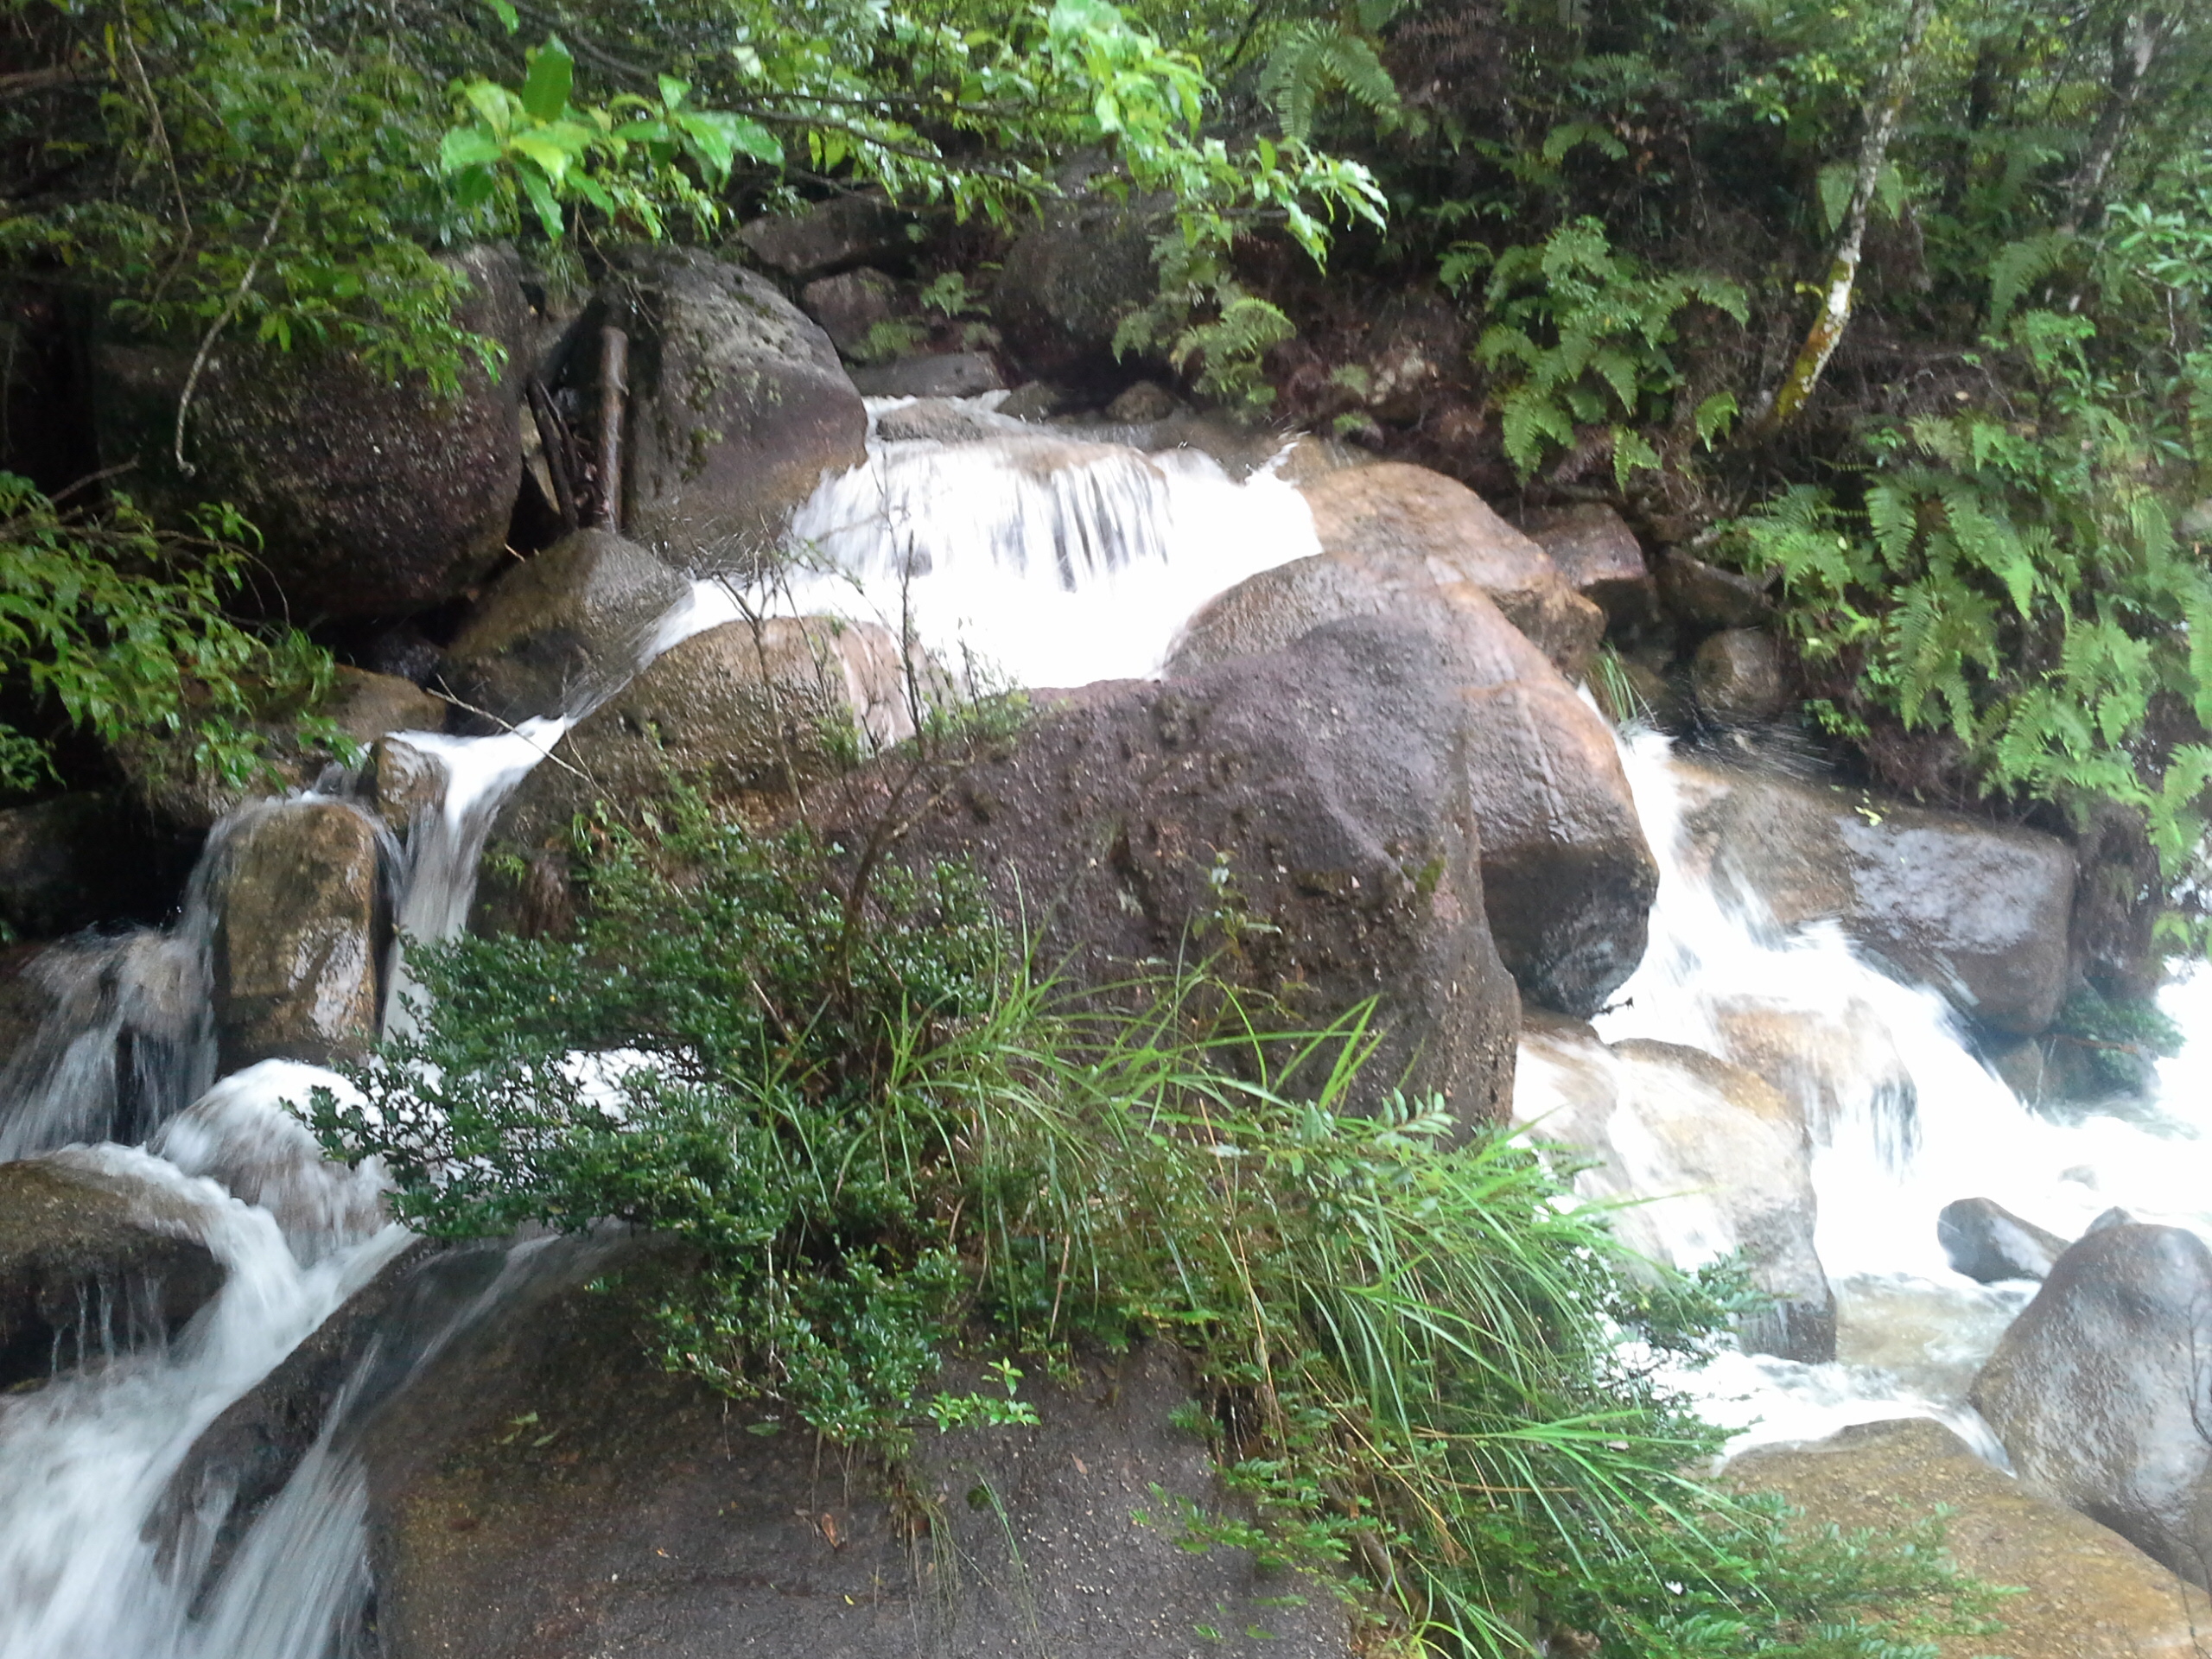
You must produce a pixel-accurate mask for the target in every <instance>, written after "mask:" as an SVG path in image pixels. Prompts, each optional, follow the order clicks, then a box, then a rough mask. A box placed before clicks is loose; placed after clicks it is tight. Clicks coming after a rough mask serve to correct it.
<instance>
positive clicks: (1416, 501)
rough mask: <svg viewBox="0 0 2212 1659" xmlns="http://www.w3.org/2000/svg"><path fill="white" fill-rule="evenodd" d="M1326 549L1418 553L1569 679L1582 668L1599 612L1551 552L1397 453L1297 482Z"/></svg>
mask: <svg viewBox="0 0 2212 1659" xmlns="http://www.w3.org/2000/svg"><path fill="white" fill-rule="evenodd" d="M1300 491H1301V492H1302V493H1303V494H1304V495H1305V497H1306V505H1308V506H1310V507H1311V508H1312V509H1313V530H1314V533H1315V535H1316V536H1318V537H1319V539H1320V543H1321V550H1322V551H1323V552H1324V553H1333V554H1340V555H1346V556H1352V557H1355V558H1363V559H1374V558H1383V559H1389V560H1402V559H1412V560H1416V561H1425V562H1428V563H1431V564H1432V565H1433V575H1434V576H1435V579H1436V580H1438V581H1459V582H1471V583H1473V584H1474V585H1475V586H1476V587H1478V588H1481V589H1482V590H1483V591H1484V593H1485V594H1489V595H1490V597H1491V600H1492V601H1495V602H1496V603H1497V607H1498V609H1500V610H1502V611H1503V612H1504V613H1505V614H1506V617H1507V618H1508V620H1510V621H1511V622H1512V624H1513V626H1515V627H1516V628H1518V629H1520V630H1521V632H1523V633H1525V634H1527V635H1528V636H1529V639H1532V640H1534V641H1535V644H1536V645H1537V647H1538V648H1539V649H1541V651H1542V652H1543V653H1544V655H1545V656H1547V657H1548V658H1551V660H1552V662H1553V664H1554V665H1555V666H1556V667H1557V668H1558V669H1559V671H1560V672H1561V673H1563V674H1565V675H1566V676H1567V677H1568V678H1569V679H1570V680H1579V679H1580V678H1581V677H1582V676H1583V674H1584V673H1585V672H1586V671H1587V669H1588V667H1589V664H1590V656H1591V653H1592V652H1594V651H1595V650H1596V649H1597V647H1598V640H1599V636H1600V635H1601V634H1603V633H1604V632H1605V613H1604V612H1603V611H1601V610H1599V608H1598V607H1596V606H1595V605H1593V604H1592V603H1591V602H1590V601H1588V600H1586V599H1585V598H1583V597H1582V595H1581V594H1578V593H1576V592H1575V591H1574V590H1573V588H1570V587H1569V586H1568V585H1567V582H1566V580H1565V579H1564V578H1563V577H1562V576H1561V575H1560V572H1559V569H1558V567H1557V566H1555V565H1554V564H1553V563H1552V561H1551V556H1550V555H1548V554H1547V553H1546V552H1545V551H1544V550H1543V549H1542V548H1541V547H1539V546H1537V545H1536V543H1535V542H1533V541H1531V540H1529V537H1526V536H1524V535H1522V533H1521V532H1520V531H1517V530H1516V529H1514V528H1513V526H1512V525H1510V524H1507V523H1506V522H1505V520H1504V519H1503V518H1499V517H1498V516H1497V513H1495V512H1492V511H1491V508H1490V506H1489V505H1488V504H1487V503H1486V502H1484V500H1483V499H1482V498H1481V497H1480V496H1478V495H1477V494H1476V493H1474V492H1473V491H1472V490H1471V489H1469V488H1468V487H1467V486H1465V485H1464V484H1462V483H1460V482H1459V481H1458V480H1456V479H1450V478H1446V477H1445V476H1444V475H1443V474H1441V473H1432V472H1430V471H1429V470H1428V469H1427V467H1411V466H1408V465H1406V464H1405V463H1404V462H1402V461H1383V462H1381V463H1378V464H1377V465H1376V466H1372V467H1346V468H1343V469H1340V470H1338V471H1333V472H1330V473H1326V474H1323V475H1322V476H1320V477H1319V478H1315V479H1313V480H1310V481H1308V482H1306V483H1304V484H1302V485H1300Z"/></svg>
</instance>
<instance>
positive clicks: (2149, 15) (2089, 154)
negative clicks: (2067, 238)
mask: <svg viewBox="0 0 2212 1659" xmlns="http://www.w3.org/2000/svg"><path fill="white" fill-rule="evenodd" d="M2168 22H2169V20H2168V19H2166V18H2165V17H2164V16H2160V15H2159V14H2158V12H2155V11H2128V12H2123V13H2122V14H2121V15H2120V16H2119V17H2117V18H2115V19H2114V20H2113V26H2112V79H2111V82H2110V84H2109V86H2108V87H2107V91H2106V93H2105V106H2104V108H2103V109H2102V110H2101V111H2098V114H2097V124H2096V127H2095V129H2094V130H2093V131H2092V132H2091V133H2090V135H2089V147H2088V149H2087V150H2086V151H2085V152H2084V153H2083V155H2082V165H2081V167H2080V168H2078V169H2076V170H2075V175H2074V177H2073V179H2072V181H2070V182H2069V184H2068V185H2067V187H2066V212H2065V214H2064V216H2063V218H2061V219H2060V220H2059V227H2060V228H2061V229H2062V230H2066V231H2078V230H2080V229H2081V228H2082V220H2084V219H2087V218H2088V216H2089V212H2090V210H2091V209H2092V208H2093V207H2095V206H2096V204H2097V197H2098V195H2099V194H2100V193H2101V192H2102V191H2103V189H2104V185H2105V175H2107V174H2108V173H2110V172H2111V171H2112V162H2113V156H2117V155H2118V154H2119V153H2120V140H2121V139H2122V138H2124V137H2126V135H2127V122H2128V118H2129V117H2130V116H2132V115H2133V114H2134V112H2135V105H2136V103H2137V100H2138V99H2139V98H2140V97H2141V96H2142V92H2143V80H2144V78H2145V76H2146V75H2148V74H2149V73H2151V65H2152V63H2153V62H2154V61H2156V60H2157V58H2158V49H2159V48H2161V47H2162V46H2164V44H2165V37H2166V32H2167V28H2168Z"/></svg>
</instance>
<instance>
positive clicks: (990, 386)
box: [853, 352, 1006, 397]
mask: <svg viewBox="0 0 2212 1659" xmlns="http://www.w3.org/2000/svg"><path fill="white" fill-rule="evenodd" d="M853 385H854V387H855V390H857V391H861V393H863V394H864V395H866V396H868V397H976V396H977V395H978V394H980V393H982V392H986V391H1001V390H1002V389H1003V388H1004V387H1005V385H1006V380H1005V378H1003V377H1002V376H1001V374H1000V373H999V365H998V364H997V363H996V362H995V360H994V359H992V358H991V356H990V354H989V353H987V352H925V353H920V354H918V355H917V356H913V357H902V358H899V359H894V360H893V361H892V362H889V363H872V364H870V365H868V366H867V367H866V368H859V369H855V370H854V371H853Z"/></svg>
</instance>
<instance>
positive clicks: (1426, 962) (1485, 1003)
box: [808, 620, 1519, 1122]
mask: <svg viewBox="0 0 2212 1659" xmlns="http://www.w3.org/2000/svg"><path fill="white" fill-rule="evenodd" d="M1448 664H1449V659H1448V658H1447V656H1446V651H1445V648H1444V646H1443V645H1441V643H1440V641H1438V640H1437V639H1435V637H1434V636H1433V635H1428V634H1424V633H1422V632H1420V631H1418V630H1415V629H1414V628H1412V627H1410V626H1406V625H1404V624H1400V623H1393V622H1389V621H1383V620H1363V621H1357V622H1347V623H1339V624H1335V625H1332V626H1329V627H1326V628H1323V629H1320V630H1318V631H1317V632H1313V633H1312V634H1309V635H1308V636H1307V637H1306V639H1303V640H1301V641H1300V642H1299V643H1298V644H1297V645H1294V646H1292V647H1291V648H1290V649H1288V650H1287V651H1284V652H1279V653H1275V654H1273V655H1269V656H1265V657H1255V658H1239V659H1236V660H1234V661H1231V662H1227V663H1223V664H1217V665H1216V666H1214V667H1211V668H1208V669H1205V670H1203V671H1199V672H1197V673H1194V674H1192V675H1189V676H1185V677H1179V678H1178V679H1175V680H1173V681H1171V682H1168V683H1165V684H1158V683H1148V682H1139V683H1128V682H1122V683H1104V684H1100V685H1094V686H1090V687H1086V688H1084V690H1080V691H1075V692H1071V693H1064V694H1056V695H1054V696H1051V697H1049V698H1045V699H1043V700H1042V701H1043V707H1042V709H1041V711H1040V713H1039V716H1038V718H1037V719H1036V720H1035V721H1033V723H1032V724H1031V725H1030V726H1029V727H1028V728H1026V729H1025V730H1024V731H1022V732H1021V734H1020V735H1019V736H1018V737H1017V738H1016V739H1015V740H1014V743H1013V745H1012V752H1011V753H1009V754H1008V755H1007V756H1006V757H1005V758H1003V759H1000V758H987V759H985V760H982V761H981V762H979V763H978V764H976V765H975V766H972V767H971V768H969V769H968V770H966V771H963V772H960V773H959V774H958V775H957V777H956V778H955V779H953V780H952V782H951V785H950V790H949V791H948V798H947V799H946V800H945V802H944V804H943V805H942V806H941V807H938V808H937V809H934V810H931V811H930V812H929V813H928V814H927V815H926V816H925V817H924V818H923V819H922V821H921V822H920V823H918V825H917V826H916V828H915V829H914V830H913V832H912V835H911V836H909V837H908V839H907V841H906V856H908V857H909V858H912V859H916V860H920V859H932V858H944V857H948V856H961V857H966V858H969V859H971V860H973V861H974V863H975V864H976V868H978V870H979V871H980V872H981V873H982V875H983V876H984V878H985V880H987V881H988V882H989V884H990V887H991V890H992V892H993V893H994V895H995V898H996V899H997V901H998V902H999V903H1000V904H1001V906H1004V907H1005V908H1006V909H1007V911H1008V912H1009V913H1010V915H1011V916H1012V918H1013V919H1014V920H1015V921H1017V923H1019V924H1020V925H1023V926H1025V927H1026V928H1027V929H1028V930H1030V931H1032V932H1033V935H1034V938H1035V939H1036V941H1037V945H1038V950H1039V960H1040V961H1042V962H1045V963H1051V964H1061V963H1065V965H1066V966H1067V968H1068V969H1069V970H1070V971H1071V973H1072V974H1073V976H1075V978H1076V979H1077V982H1084V983H1090V984H1112V983H1117V982H1122V981H1123V980H1126V979H1127V978H1128V977H1129V976H1130V975H1131V974H1132V973H1133V972H1136V971H1139V970H1141V969H1143V968H1144V967H1145V966H1146V965H1147V964H1159V963H1167V962H1173V961H1174V960H1176V959H1178V958H1179V957H1185V956H1186V955H1187V954H1189V953H1190V952H1191V951H1192V950H1198V951H1201V952H1203V951H1205V950H1211V949H1213V948H1215V947H1216V946H1217V944H1221V943H1223V942H1224V941H1225V940H1231V939H1233V941H1234V943H1235V946H1236V949H1235V951H1234V953H1233V955H1232V956H1231V957H1227V958H1224V968H1225V969H1226V970H1227V971H1229V972H1230V973H1231V974H1232V975H1235V976H1240V977H1243V978H1245V979H1247V980H1249V982H1251V983H1253V984H1255V986H1257V987H1258V988H1262V989H1265V990H1267V991H1269V992H1273V993H1277V994H1280V995H1283V996H1285V997H1286V998H1287V999H1288V1000H1289V1001H1290V1002H1291V1005H1292V1007H1293V1009H1294V1012H1295V1013H1296V1014H1298V1015H1300V1016H1301V1017H1304V1018H1307V1019H1311V1020H1332V1019H1334V1018H1336V1017H1337V1016H1338V1014H1341V1013H1343V1012H1344V1010H1345V1009H1346V1008H1348V1007H1351V1006H1352V1005H1354V1004H1356V1003H1357V1002H1359V1001H1363V999H1365V998H1368V997H1370V996H1372V997H1376V998H1377V999H1378V1001H1379V1007H1378V1011H1377V1017H1378V1023H1379V1025H1380V1027H1381V1028H1382V1030H1383V1045H1382V1047H1381V1049H1380V1051H1379V1052H1377V1053H1376V1057H1375V1058H1374V1059H1373V1060H1372V1061H1371V1062H1370V1065H1369V1066H1368V1068H1367V1072H1366V1077H1367V1078H1368V1079H1369V1080H1370V1083H1371V1084H1373V1086H1375V1087H1378V1088H1380V1087H1387V1086H1389V1083H1391V1082H1395V1080H1396V1079H1397V1078H1399V1077H1401V1076H1405V1077H1407V1080H1408V1087H1409V1088H1410V1089H1412V1090H1416V1091H1427V1090H1435V1091H1437V1092H1439V1093H1441V1094H1442V1095H1444V1096H1446V1099H1447V1101H1448V1102H1449V1103H1450V1105H1451V1106H1452V1109H1453V1110H1454V1111H1455V1112H1457V1113H1458V1114H1459V1116H1461V1117H1462V1118H1463V1119H1465V1120H1466V1121H1468V1122H1478V1121H1482V1120H1485V1119H1490V1120H1494V1119H1497V1118H1499V1117H1502V1116H1503V1115H1504V1112H1505V1110H1506V1106H1507V1102H1508V1100H1509V1099H1510V1094H1511V1089H1512V1064H1513V1039H1514V1033H1515V1030H1516V1026H1517V1024H1518V1020H1519V1013H1518V1000H1517V997H1516V995H1515V992H1514V988H1513V984H1512V982H1511V980H1510V978H1509V977H1508V976H1507V975H1506V973H1505V970H1504V967H1503V963H1500V962H1499V960H1498V957H1497V949H1496V947H1495V946H1494V945H1493V944H1492V943H1491V937H1490V929H1489V925H1488V924H1487V922H1486V921H1485V919H1484V913H1483V897H1482V896H1483V874H1482V866H1481V842H1480V839H1479V836H1478V830H1477V827H1476V822H1475V819H1474V816H1473V813H1472V811H1471V804H1470V802H1469V799H1468V792H1467V785H1466V770H1465V766H1464V764H1463V762H1462V760H1461V753H1462V744H1463V740H1462V736H1461V721H1460V718H1459V712H1458V709H1457V708H1456V706H1455V697H1454V692H1453V686H1452V679H1451V676H1450V670H1449V665H1448ZM1383 734H1388V741H1383ZM877 784H878V787H879V788H882V787H886V786H887V785H885V784H884V781H883V779H881V778H880V777H879V779H878V780H877ZM881 804H882V802H881V799H880V797H879V796H878V795H876V794H875V793H874V792H863V793H861V794H859V795H858V796H857V797H855V796H853V795H850V794H849V793H847V792H846V791H836V792H834V793H833V792H830V791H824V792H823V794H822V795H821V796H818V797H817V798H815V799H814V800H812V801H810V803H809V805H808V812H809V815H810V817H811V818H812V819H813V821H814V822H815V823H817V826H818V827H820V828H822V829H825V830H828V831H830V832H832V833H833V834H835V835H836V836H837V837H838V838H840V839H842V840H843V841H844V842H845V843H846V844H848V845H859V844H861V842H860V841H859V840H858V839H856V837H857V836H860V835H861V834H862V833H863V832H864V831H865V829H866V826H867V823H868V821H869V817H870V814H871V813H873V812H874V811H877V810H880V806H881ZM1224 916H1230V917H1231V919H1230V920H1228V921H1224V919H1223V918H1224ZM1235 917H1249V919H1250V920H1251V921H1252V922H1255V923H1261V924H1264V927H1257V928H1243V927H1240V926H1238V925H1236V922H1235V920H1234V919H1233V918H1235Z"/></svg>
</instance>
